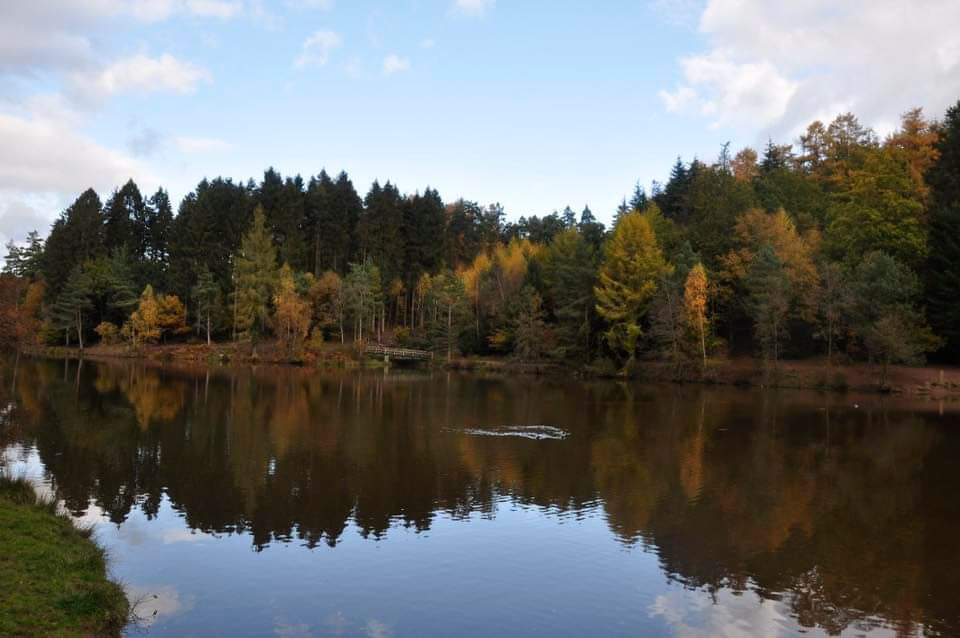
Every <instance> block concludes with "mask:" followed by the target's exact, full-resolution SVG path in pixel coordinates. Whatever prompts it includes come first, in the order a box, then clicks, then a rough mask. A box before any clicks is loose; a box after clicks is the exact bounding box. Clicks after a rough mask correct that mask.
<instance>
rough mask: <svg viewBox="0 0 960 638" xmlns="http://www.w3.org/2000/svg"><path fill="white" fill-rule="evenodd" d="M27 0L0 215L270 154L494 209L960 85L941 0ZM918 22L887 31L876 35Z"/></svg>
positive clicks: (921, 101)
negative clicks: (915, 0) (915, 1)
mask: <svg viewBox="0 0 960 638" xmlns="http://www.w3.org/2000/svg"><path fill="white" fill-rule="evenodd" d="M925 4H926V5H928V6H926V8H925V11H910V10H909V9H910V7H909V6H908V5H907V4H906V3H902V2H895V1H894V0H875V1H873V2H866V1H860V0H850V1H849V2H839V3H833V2H830V3H828V2H824V1H821V0H808V1H801V2H791V3H777V2H765V1H761V0H703V1H695V0H655V1H652V2H644V1H633V2H628V1H626V0H623V1H608V2H596V3H594V2H573V1H554V2H547V1H534V0H524V1H522V2H521V1H508V0H496V1H494V0H399V1H394V2H346V1H345V0H289V1H278V2H266V1H257V0H35V1H34V2H31V3H29V4H27V3H9V4H5V5H4V6H3V7H0V39H2V40H3V41H4V42H6V44H5V46H3V47H0V77H2V79H3V83H2V86H3V87H4V88H2V89H0V142H4V144H2V145H0V146H4V147H5V148H6V150H0V239H3V240H6V239H7V238H10V237H13V238H16V239H20V238H21V237H22V236H23V235H24V234H25V233H26V232H27V231H28V230H30V229H31V228H32V227H34V226H39V227H40V228H41V230H42V231H45V230H46V226H47V225H48V224H49V222H50V220H52V219H53V218H54V217H55V216H56V215H57V214H59V212H60V211H61V210H62V209H63V207H64V206H65V205H67V204H69V202H70V201H71V200H72V199H73V198H74V197H75V196H76V195H77V194H78V193H79V191H80V190H82V188H84V187H86V186H88V185H89V186H94V187H95V188H97V189H98V191H99V192H100V193H101V196H102V197H106V196H108V195H109V191H110V190H111V189H112V188H113V187H115V186H117V185H119V183H120V182H121V181H123V180H124V179H126V178H127V177H133V178H134V179H136V180H137V181H138V183H140V184H141V186H142V188H143V189H144V190H152V189H154V188H156V187H157V186H158V185H163V186H165V187H167V188H168V189H169V190H170V191H171V193H172V195H173V196H174V197H175V198H176V200H179V198H180V197H182V196H183V195H184V194H185V193H186V192H188V191H189V190H190V189H192V188H193V186H194V185H195V184H196V183H197V182H198V181H199V180H200V179H201V178H203V177H205V176H207V177H212V176H216V175H224V176H229V177H233V178H235V179H244V180H245V179H246V178H248V177H254V178H259V177H260V176H261V175H262V172H263V170H264V169H265V168H266V167H267V166H271V165H272V166H274V167H276V168H277V169H278V170H280V171H281V172H282V173H284V174H293V173H301V174H303V175H305V176H306V175H310V174H315V173H317V172H319V170H320V169H321V168H326V169H327V170H328V171H331V172H336V171H339V170H341V169H343V170H346V171H347V172H349V173H350V175H351V177H352V178H353V180H354V183H355V185H356V186H357V188H358V189H359V190H360V191H361V192H363V191H365V190H366V189H367V187H368V186H369V184H370V182H371V181H372V180H373V179H375V178H377V179H380V180H381V181H384V180H387V179H389V180H391V181H393V182H395V183H396V184H398V186H399V187H400V188H401V190H403V191H407V192H412V191H414V190H422V189H423V188H424V187H425V186H428V185H429V186H432V187H435V188H437V189H439V191H440V193H441V195H442V196H443V197H444V199H445V200H447V201H450V200H453V199H455V198H457V197H461V196H462V197H465V198H468V199H473V200H476V201H479V202H480V203H482V204H487V203H492V202H500V203H502V204H503V205H504V206H505V208H506V210H507V214H508V216H509V217H511V218H516V217H518V216H520V215H530V214H545V213H549V212H550V211H552V210H554V209H562V208H563V207H564V206H565V205H567V204H569V205H571V206H572V207H574V208H575V209H577V210H580V209H581V208H582V207H583V206H584V205H585V204H589V205H590V207H591V208H592V209H593V210H594V212H595V214H597V215H598V217H600V218H601V219H602V220H609V219H610V217H611V216H612V213H613V211H614V209H615V207H616V205H617V203H618V202H619V201H620V199H621V198H622V197H623V196H624V195H626V194H628V193H629V191H630V189H631V188H632V184H633V183H634V181H636V180H637V179H639V180H641V182H642V183H644V184H645V185H647V186H648V187H649V183H650V181H651V180H653V179H658V180H662V179H664V178H665V177H666V174H667V173H668V171H669V168H670V166H671V164H672V163H673V161H674V159H675V158H676V156H677V155H678V154H679V155H682V156H683V157H684V158H685V159H687V160H689V159H691V158H692V157H694V156H699V157H701V158H703V159H708V160H710V159H713V158H714V157H715V156H716V154H717V152H718V151H719V148H720V145H721V144H722V143H723V142H726V141H731V142H732V144H733V147H734V149H737V148H740V147H742V146H744V145H754V146H757V145H761V144H762V143H763V142H764V141H765V140H766V138H767V136H768V135H772V136H774V137H775V138H776V139H780V140H783V141H790V140H791V139H793V137H795V136H796V134H797V133H798V132H799V131H800V130H801V128H802V127H803V126H805V125H806V124H807V123H808V122H809V121H810V120H812V119H813V118H816V117H819V118H832V117H833V116H834V115H835V114H836V113H837V112H839V111H841V110H848V109H852V110H854V111H855V112H857V113H858V114H859V115H860V116H861V118H862V119H864V121H865V122H866V123H868V124H870V125H873V126H875V127H877V129H878V130H879V131H881V132H884V131H888V130H890V129H891V128H892V127H893V126H894V125H895V123H896V119H897V117H898V115H899V113H901V112H902V111H903V110H905V109H906V108H908V107H910V106H915V105H916V106H924V107H926V108H927V110H928V112H929V113H931V114H932V115H936V116H938V115H940V114H941V113H942V110H943V109H944V108H945V107H946V106H947V105H948V104H950V103H952V102H954V101H956V99H957V98H958V97H960V36H958V35H956V33H955V32H956V29H955V28H951V25H954V26H955V25H956V24H960V10H958V6H960V3H956V2H954V1H953V0H926V2H925ZM894 40H896V41H901V42H902V41H904V40H910V41H915V42H916V46H911V47H898V48H897V50H896V51H895V52H894V51H892V50H891V49H892V47H890V46H889V44H890V42H891V41H894Z"/></svg>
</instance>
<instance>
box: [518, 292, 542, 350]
mask: <svg viewBox="0 0 960 638" xmlns="http://www.w3.org/2000/svg"><path fill="white" fill-rule="evenodd" d="M517 305H518V309H517V313H516V316H515V317H514V318H513V320H512V322H511V323H512V328H513V344H514V347H513V353H514V355H515V356H517V357H519V358H520V359H521V360H523V361H532V360H536V359H539V358H541V357H542V356H543V354H544V348H545V347H546V344H545V343H544V341H545V336H546V330H547V328H546V322H545V321H544V312H543V299H542V298H541V297H540V295H539V294H537V292H536V290H534V289H533V287H531V286H524V287H523V288H522V289H521V290H520V293H519V297H518V304H517Z"/></svg>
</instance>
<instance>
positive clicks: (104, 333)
mask: <svg viewBox="0 0 960 638" xmlns="http://www.w3.org/2000/svg"><path fill="white" fill-rule="evenodd" d="M93 331H94V332H96V333H97V335H99V336H100V342H101V343H103V344H105V345H108V346H109V345H112V344H115V343H117V342H118V341H119V340H120V329H119V328H118V327H117V324H115V323H110V322H109V321H101V322H100V323H99V324H98V325H97V327H96V328H94V329H93Z"/></svg>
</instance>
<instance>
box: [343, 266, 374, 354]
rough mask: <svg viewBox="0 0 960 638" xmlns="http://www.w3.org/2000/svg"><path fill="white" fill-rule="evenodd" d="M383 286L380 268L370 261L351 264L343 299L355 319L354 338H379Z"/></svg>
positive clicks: (345, 280)
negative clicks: (365, 335)
mask: <svg viewBox="0 0 960 638" xmlns="http://www.w3.org/2000/svg"><path fill="white" fill-rule="evenodd" d="M382 295H383V288H382V285H381V279H380V269H379V268H377V266H376V265H375V264H374V263H373V262H370V261H366V262H363V263H361V264H350V272H349V273H347V276H346V278H345V279H344V281H343V299H344V306H345V308H346V312H347V314H348V315H349V316H350V317H351V319H352V320H353V326H354V327H353V338H354V340H356V341H363V339H364V330H366V331H367V333H366V334H367V339H374V338H376V339H378V340H379V336H380V335H379V330H378V329H379V328H380V318H381V307H382V304H383V298H382Z"/></svg>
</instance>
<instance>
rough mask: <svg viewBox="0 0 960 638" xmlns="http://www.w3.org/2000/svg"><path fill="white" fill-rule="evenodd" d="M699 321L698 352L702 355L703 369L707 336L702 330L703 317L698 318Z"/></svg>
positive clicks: (705, 364) (705, 359)
mask: <svg viewBox="0 0 960 638" xmlns="http://www.w3.org/2000/svg"><path fill="white" fill-rule="evenodd" d="M698 319H699V320H700V351H701V352H702V353H703V367H704V368H706V367H707V336H706V335H705V334H704V330H703V317H702V316H701V317H698Z"/></svg>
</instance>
